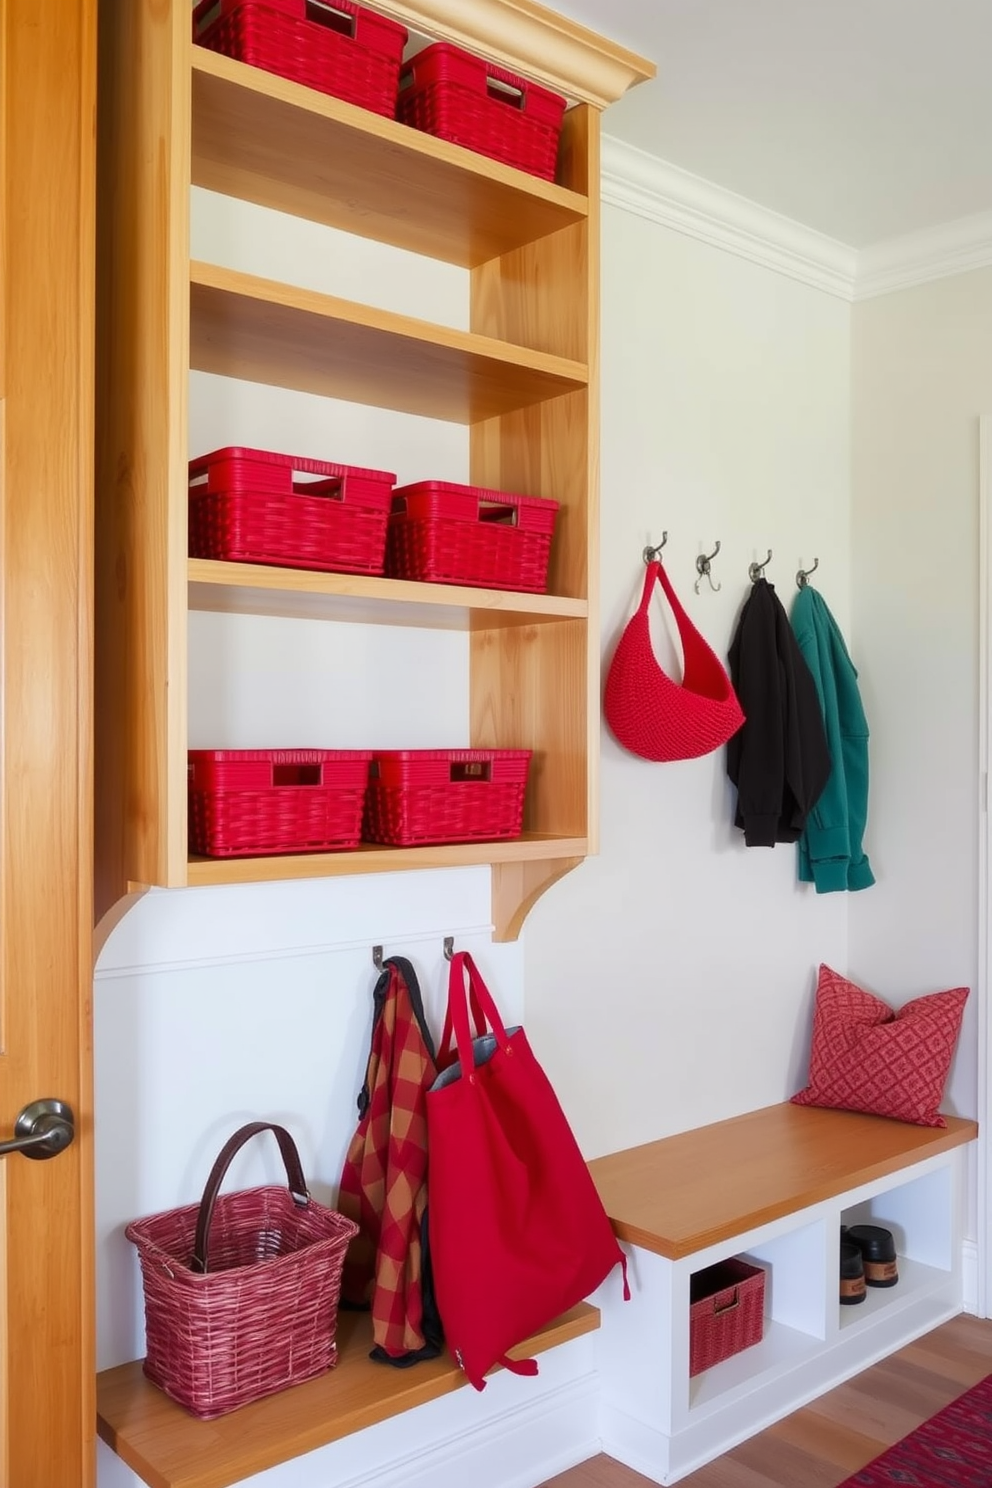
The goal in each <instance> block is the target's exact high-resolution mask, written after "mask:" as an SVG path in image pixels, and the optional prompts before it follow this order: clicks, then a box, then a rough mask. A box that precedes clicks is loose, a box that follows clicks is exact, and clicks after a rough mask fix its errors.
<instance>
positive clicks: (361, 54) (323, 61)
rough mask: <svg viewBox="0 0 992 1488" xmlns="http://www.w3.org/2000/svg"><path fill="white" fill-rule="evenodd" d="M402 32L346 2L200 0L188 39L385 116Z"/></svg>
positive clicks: (391, 102)
mask: <svg viewBox="0 0 992 1488" xmlns="http://www.w3.org/2000/svg"><path fill="white" fill-rule="evenodd" d="M406 39H407V31H406V29H405V27H403V26H400V25H397V23H396V22H395V21H390V20H387V19H386V17H385V16H381V15H376V14H375V13H374V12H373V11H371V10H366V9H365V8H364V7H363V6H361V5H355V4H354V0H264V3H263V0H200V4H199V5H197V6H196V8H195V10H194V11H193V40H194V41H195V42H196V43H197V44H198V45H199V46H204V47H210V49H211V50H212V51H215V52H223V53H224V55H225V56H226V57H233V58H234V59H235V61H237V62H247V63H248V64H249V65H250V66H251V67H261V68H263V69H264V71H266V72H275V73H278V74H279V76H280V77H284V78H289V79H290V81H291V82H294V83H303V85H304V86H305V87H307V88H316V89H317V90H318V91H319V92H321V93H330V94H333V96H334V97H335V98H343V99H344V100H345V102H346V103H355V104H358V105H359V107H361V108H365V109H370V110H371V111H372V112H373V113H376V114H386V115H387V116H388V117H389V118H392V117H393V114H394V113H395V111H396V94H397V89H398V85H399V74H400V63H401V62H402V59H403V48H404V47H405V45H406Z"/></svg>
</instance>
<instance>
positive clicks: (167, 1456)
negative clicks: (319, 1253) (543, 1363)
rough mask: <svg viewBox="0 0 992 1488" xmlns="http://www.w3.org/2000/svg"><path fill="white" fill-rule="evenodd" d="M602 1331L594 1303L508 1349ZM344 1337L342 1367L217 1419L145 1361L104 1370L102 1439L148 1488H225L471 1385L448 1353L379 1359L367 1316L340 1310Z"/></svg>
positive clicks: (533, 1349)
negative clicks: (199, 1410) (373, 1356)
mask: <svg viewBox="0 0 992 1488" xmlns="http://www.w3.org/2000/svg"><path fill="white" fill-rule="evenodd" d="M598 1327H599V1313H598V1311H597V1309H596V1308H595V1307H590V1306H589V1305H588V1303H584V1302H583V1303H580V1304H579V1306H578V1307H573V1308H572V1309H571V1311H570V1312H566V1313H563V1314H562V1316H561V1317H560V1318H558V1319H557V1320H556V1321H555V1322H553V1323H550V1324H549V1325H548V1327H546V1328H543V1329H542V1330H541V1332H540V1333H539V1334H537V1335H536V1336H535V1337H534V1338H532V1339H530V1340H528V1342H527V1343H524V1344H522V1345H521V1346H520V1348H516V1349H511V1350H510V1354H511V1357H513V1358H527V1357H529V1356H530V1355H533V1354H539V1353H544V1352H545V1351H546V1350H548V1349H551V1348H556V1347H557V1346H558V1344H561V1343H568V1342H569V1341H570V1340H572V1339H573V1338H581V1337H582V1336H583V1335H584V1334H586V1333H591V1332H593V1331H594V1330H595V1329H596V1328H598ZM337 1338H338V1356H339V1357H338V1364H337V1367H336V1368H335V1369H333V1370H331V1371H330V1372H329V1373H327V1374H323V1375H320V1376H319V1377H318V1378H317V1379H314V1380H309V1381H307V1383H306V1384H303V1385H296V1386H294V1387H293V1388H292V1389H290V1390H283V1391H281V1392H280V1393H279V1394H278V1395H270V1396H268V1397H267V1398H266V1399H265V1400H258V1401H256V1402H255V1403H254V1404H253V1405H246V1406H242V1408H241V1409H240V1410H237V1411H233V1412H232V1413H231V1414H230V1415H228V1416H221V1417H220V1418H219V1419H218V1420H216V1421H198V1420H197V1419H196V1418H195V1417H194V1416H190V1415H188V1414H187V1412H186V1411H184V1410H183V1409H182V1407H181V1406H178V1405H176V1404H175V1402H174V1401H172V1400H170V1399H169V1397H168V1396H167V1395H165V1394H163V1392H162V1391H161V1390H159V1389H157V1388H156V1386H155V1385H153V1384H151V1383H150V1382H149V1381H148V1380H147V1379H146V1378H145V1376H144V1374H143V1373H142V1367H141V1361H140V1360H135V1361H134V1362H133V1363H130V1364H121V1365H119V1366H118V1367H117V1368H116V1369H108V1370H105V1371H104V1372H103V1373H102V1374H100V1375H98V1376H97V1427H98V1430H99V1433H100V1436H101V1437H102V1438H103V1440H104V1441H105V1442H106V1443H107V1445H108V1446H109V1447H111V1448H112V1449H113V1451H115V1452H116V1453H117V1455H118V1456H119V1457H120V1458H122V1460H123V1461H124V1462H126V1463H127V1465H128V1466H129V1467H130V1468H132V1469H133V1470H134V1472H136V1473H137V1474H138V1475H139V1477H141V1478H142V1479H143V1480H144V1482H146V1483H147V1484H149V1485H150V1488H227V1485H229V1484H231V1483H239V1482H241V1480H242V1479H244V1478H248V1477H251V1476H253V1475H254V1474H255V1473H260V1472H264V1471H265V1470H266V1469H267V1468H271V1467H276V1466H277V1465H278V1464H279V1463H280V1462H286V1461H288V1460H289V1459H290V1458H292V1457H299V1456H301V1455H302V1454H303V1453H304V1452H312V1451H314V1450H315V1449H316V1448H317V1447H323V1446H326V1445H327V1444H328V1443H329V1442H333V1441H338V1440H340V1438H341V1437H344V1436H349V1435H350V1434H351V1433H352V1432H355V1431H362V1430H364V1429H365V1428H366V1427H367V1426H374V1425H375V1424H376V1422H378V1421H384V1420H386V1419H387V1418H388V1417H389V1416H396V1415H399V1414H400V1413H401V1412H402V1411H406V1410H411V1409H412V1408H413V1407H414V1406H417V1405H424V1404H426V1403H427V1401H429V1400H436V1399H437V1398H438V1397H439V1396H441V1395H448V1394H450V1393H451V1392H452V1391H453V1390H457V1389H458V1388H459V1387H460V1386H462V1385H463V1384H464V1383H465V1376H464V1375H463V1374H462V1372H461V1371H460V1370H459V1369H458V1367H457V1365H456V1364H455V1363H454V1361H453V1360H452V1359H450V1358H449V1357H448V1355H447V1354H445V1355H444V1356H443V1357H442V1358H440V1359H432V1360H428V1361H425V1362H423V1363H421V1364H416V1365H414V1366H413V1368H411V1369H391V1368H390V1367H389V1366H388V1365H384V1364H375V1363H373V1362H372V1361H371V1360H370V1359H369V1357H368V1353H369V1349H370V1348H371V1346H372V1331H371V1322H370V1320H369V1318H368V1316H367V1315H366V1314H357V1313H348V1312H342V1313H341V1314H340V1316H339V1318H338V1329H337Z"/></svg>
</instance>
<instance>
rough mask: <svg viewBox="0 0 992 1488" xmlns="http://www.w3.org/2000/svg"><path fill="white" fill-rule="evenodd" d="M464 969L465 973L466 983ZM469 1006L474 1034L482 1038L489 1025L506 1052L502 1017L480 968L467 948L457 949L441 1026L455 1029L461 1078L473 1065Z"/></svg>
mask: <svg viewBox="0 0 992 1488" xmlns="http://www.w3.org/2000/svg"><path fill="white" fill-rule="evenodd" d="M466 972H467V973H468V981H467V984H466ZM470 1006H471V1009H472V1016H473V1021H474V1023H475V1029H476V1037H481V1036H482V1035H483V1034H484V1033H485V1031H486V1025H487V1024H488V1026H489V1028H490V1029H491V1030H492V1032H493V1035H494V1037H495V1039H496V1042H497V1044H498V1045H499V1047H500V1048H501V1049H502V1050H503V1052H504V1053H506V1052H508V1051H509V1048H510V1041H509V1039H508V1038H507V1036H506V1029H505V1028H504V1026H503V1020H502V1018H501V1017H500V1015H499V1012H498V1010H497V1007H496V1004H495V1002H494V1001H493V998H492V994H491V992H490V991H489V988H488V987H487V986H486V984H485V982H484V981H483V980H482V977H481V975H480V974H479V968H478V967H477V966H476V964H475V962H474V961H473V960H472V957H471V956H470V955H469V953H468V951H457V952H456V953H455V955H454V956H452V958H451V971H450V973H449V974H448V1009H447V1012H446V1014H445V1020H444V1026H445V1030H446V1031H447V1030H448V1027H449V1024H450V1025H451V1028H452V1029H453V1030H454V1035H455V1047H456V1048H457V1050H458V1061H459V1063H460V1064H461V1067H462V1078H463V1079H465V1078H466V1077H468V1076H469V1075H471V1073H472V1071H473V1070H474V1068H475V1056H474V1054H473V1051H472V1032H471V1029H470V1028H469V1021H468V1014H469V1007H470ZM449 1037H450V1035H449Z"/></svg>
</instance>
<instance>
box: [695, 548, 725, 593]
mask: <svg viewBox="0 0 992 1488" xmlns="http://www.w3.org/2000/svg"><path fill="white" fill-rule="evenodd" d="M719 551H720V542H719V539H717V544H716V547H715V548H714V549H713V551H712V553H700V554H699V557H698V558H697V559H696V572H697V574H698V575H699V578H698V579H697V580H696V582H695V584H693V586H692V587H693V588H694V589H695V591H696V593H697V594H698V593H699V586H700V584H701V583H702V581H703V579H709V581H710V588H711V589H712V590H713V593H714V594H717V593H719V591H720V590H721V589H722V588H723V585H722V584H714V582H713V575H712V574H711V573H710V564H711V563H712V562H713V559H714V558H715V557H716V555H717V553H719Z"/></svg>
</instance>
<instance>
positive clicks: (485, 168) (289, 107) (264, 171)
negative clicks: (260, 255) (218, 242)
mask: <svg viewBox="0 0 992 1488" xmlns="http://www.w3.org/2000/svg"><path fill="white" fill-rule="evenodd" d="M192 56H193V77H192V93H193V141H192V172H193V184H194V185H196V186H204V187H206V188H208V189H209V190H210V191H219V192H222V193H224V194H225V195H226V196H236V197H240V198H242V199H243V200H245V201H251V202H257V203H258V204H259V205H260V206H263V207H273V208H275V210H276V211H279V212H290V213H292V214H293V215H294V216H297V217H307V218H310V219H311V220H312V221H314V222H323V223H326V224H328V225H329V226H330V227H336V228H341V229H342V230H344V231H345V232H350V233H357V234H358V235H360V236H361V237H366V238H375V239H377V240H378V241H379V242H383V243H391V244H393V245H395V246H396V247H398V248H406V249H410V250H412V251H413V252H415V253H423V254H427V255H429V256H430V257H431V258H436V259H442V260H444V261H445V262H448V263H454V264H459V265H461V266H462V267H463V268H474V267H475V266H476V265H477V264H481V263H487V262H488V261H489V260H490V259H492V258H496V257H498V256H499V255H500V254H502V253H506V252H508V251H509V250H510V249H512V248H519V247H521V246H522V245H523V244H525V243H531V242H535V241H537V240H538V239H539V238H543V237H546V236H548V234H550V233H553V232H558V231H559V230H560V229H561V228H563V227H568V226H570V225H571V224H572V223H573V222H579V221H581V220H582V219H583V218H584V217H585V216H586V214H587V212H588V203H587V201H586V199H585V197H583V196H580V195H579V194H578V193H577V192H575V191H567V190H565V188H564V187H562V186H556V185H554V184H553V183H552V182H548V181H541V180H539V179H538V178H537V177H536V176H530V175H527V174H525V173H524V172H523V171H518V170H514V169H513V168H512V167H511V166H506V165H501V164H500V163H499V162H498V161H495V160H489V159H488V158H487V157H486V156H484V155H477V154H475V153H474V152H473V151H471V150H465V149H462V147H461V146H459V145H452V144H449V143H448V142H447V141H445V140H437V139H434V138H433V137H432V136H430V135H427V134H422V133H420V131H418V130H415V129H410V128H408V127H407V126H406V125H404V124H398V123H397V122H396V121H395V120H393V119H386V118H383V117H381V116H380V115H379V114H372V113H369V112H368V111H367V110H365V109H360V108H355V107H353V106H352V105H351V104H348V103H343V102H341V100H340V99H337V98H331V97H329V96H327V95H326V94H323V93H317V92H314V91H313V90H312V89H310V88H304V87H301V86H300V85H299V84H298V83H291V82H287V81H286V80H285V79H284V78H280V77H276V76H275V75H274V74H273V73H270V72H263V71H261V70H260V69H259V68H255V67H247V66H245V65H244V63H241V62H234V61H232V60H231V59H230V58H228V57H222V56H220V55H219V54H218V53H217V52H211V51H207V50H206V49H205V48H203V47H193V49H192Z"/></svg>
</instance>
